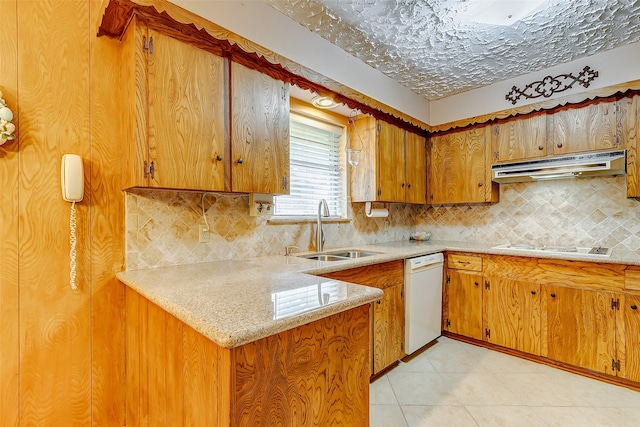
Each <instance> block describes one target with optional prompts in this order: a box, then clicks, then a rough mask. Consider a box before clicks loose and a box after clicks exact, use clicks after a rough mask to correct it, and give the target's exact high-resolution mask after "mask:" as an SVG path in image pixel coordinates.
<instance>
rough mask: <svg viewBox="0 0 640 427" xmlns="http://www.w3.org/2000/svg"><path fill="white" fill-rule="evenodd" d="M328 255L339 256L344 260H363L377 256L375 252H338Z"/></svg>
mask: <svg viewBox="0 0 640 427" xmlns="http://www.w3.org/2000/svg"><path fill="white" fill-rule="evenodd" d="M328 254H329V255H335V256H341V257H345V258H363V257H367V256H373V255H379V254H378V253H377V252H367V251H353V250H349V251H340V252H328Z"/></svg>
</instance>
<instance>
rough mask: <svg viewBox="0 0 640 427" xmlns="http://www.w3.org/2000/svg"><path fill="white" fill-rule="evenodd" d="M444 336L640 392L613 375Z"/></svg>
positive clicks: (632, 383) (639, 386) (638, 386)
mask: <svg viewBox="0 0 640 427" xmlns="http://www.w3.org/2000/svg"><path fill="white" fill-rule="evenodd" d="M442 336H444V337H447V338H451V339H454V340H457V341H461V342H465V343H467V344H473V345H476V346H478V347H485V348H488V349H490V350H495V351H499V352H500V353H504V354H508V355H510V356H515V357H519V358H521V359H526V360H530V361H532V362H536V363H542V364H544V365H548V366H552V367H554V368H558V369H562V370H563V371H567V372H571V373H574V374H578V375H582V376H583V377H588V378H593V379H596V380H600V381H604V382H606V383H609V384H615V385H620V386H623V387H626V388H629V389H631V390H634V391H640V383H637V382H635V381H629V380H627V379H625V378H619V377H614V376H611V375H606V374H602V373H600V372H594V371H590V370H588V369H584V368H580V367H577V366H573V365H568V364H566V363H562V362H558V361H555V360H552V359H549V358H546V357H542V356H536V355H535V354H529V353H525V352H522V351H518V350H513V349H510V348H506V347H501V346H499V345H495V344H491V343H488V342H485V341H481V340H477V339H475V338H469V337H465V336H463V335H458V334H452V333H451V332H447V331H442Z"/></svg>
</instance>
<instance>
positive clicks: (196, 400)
mask: <svg viewBox="0 0 640 427" xmlns="http://www.w3.org/2000/svg"><path fill="white" fill-rule="evenodd" d="M369 309H370V306H369V304H366V305H363V306H360V307H357V308H354V309H351V310H348V311H345V312H342V313H338V314H335V315H332V316H329V317H326V318H324V319H320V320H317V321H314V322H311V323H308V324H306V325H303V326H299V327H296V328H293V329H290V330H288V331H284V332H281V333H278V334H275V335H272V336H269V337H266V338H263V339H260V340H257V341H254V342H251V343H248V344H245V345H242V346H240V347H236V348H233V349H227V348H223V347H220V346H218V345H216V344H215V343H214V342H212V341H211V340H209V339H208V338H206V337H205V336H203V335H202V334H200V333H199V332H197V331H195V330H194V329H192V328H191V327H189V326H188V325H186V324H185V323H183V322H181V321H180V320H178V319H176V318H175V317H174V316H172V315H170V314H169V313H167V312H166V311H164V310H163V309H161V308H160V307H158V306H157V305H155V304H153V303H151V302H149V301H148V300H147V299H145V298H144V297H142V296H140V295H139V294H138V293H136V292H135V291H133V290H131V289H129V288H127V289H126V341H125V345H126V360H125V363H126V390H127V391H126V425H127V427H138V426H172V427H177V426H217V427H240V426H243V427H244V426H247V427H254V426H276V425H277V426H338V425H340V426H342V425H344V426H365V427H366V426H368V425H369V378H370V372H371V359H370V354H369V339H370V338H369V333H370V330H369V325H370V324H369Z"/></svg>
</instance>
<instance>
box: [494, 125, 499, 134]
mask: <svg viewBox="0 0 640 427" xmlns="http://www.w3.org/2000/svg"><path fill="white" fill-rule="evenodd" d="M493 133H494V134H495V135H500V126H499V125H495V126H494V127H493Z"/></svg>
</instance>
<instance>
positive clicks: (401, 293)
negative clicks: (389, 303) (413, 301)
mask: <svg viewBox="0 0 640 427" xmlns="http://www.w3.org/2000/svg"><path fill="white" fill-rule="evenodd" d="M400 299H404V291H403V290H400Z"/></svg>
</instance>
